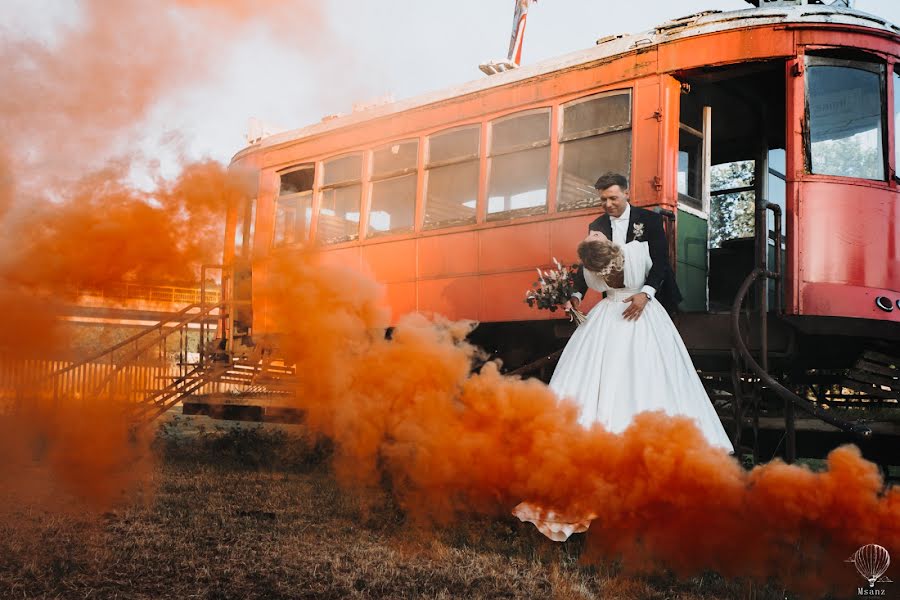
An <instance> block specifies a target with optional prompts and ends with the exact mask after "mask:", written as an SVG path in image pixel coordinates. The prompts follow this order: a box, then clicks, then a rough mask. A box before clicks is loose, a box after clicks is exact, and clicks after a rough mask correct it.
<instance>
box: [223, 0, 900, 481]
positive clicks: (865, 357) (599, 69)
mask: <svg viewBox="0 0 900 600" xmlns="http://www.w3.org/2000/svg"><path fill="white" fill-rule="evenodd" d="M764 4H765V6H764V7H753V8H748V9H747V10H741V11H734V12H720V11H709V12H704V13H699V14H695V15H691V16H688V17H685V18H682V19H676V20H673V21H670V22H667V23H663V24H661V25H659V26H658V27H656V28H655V29H653V30H651V31H648V32H645V33H641V34H636V35H623V36H611V37H609V38H605V39H601V40H598V41H597V43H596V44H595V45H594V46H593V47H591V48H589V49H586V50H582V51H578V52H574V53H572V54H569V55H566V56H563V57H560V58H558V59H554V60H550V61H546V62H542V63H539V64H534V65H531V66H525V67H521V68H517V69H513V70H510V71H506V72H503V73H498V74H495V75H491V76H489V77H484V78H482V79H479V80H477V81H473V82H471V83H468V84H465V85H461V86H458V87H455V88H452V89H450V90H447V91H443V92H438V93H434V94H429V95H425V96H422V97H417V98H413V99H411V100H405V101H400V102H396V103H390V104H385V105H380V106H375V107H371V108H369V109H366V110H362V111H359V112H354V113H353V114H349V115H344V116H337V117H332V118H327V119H323V121H322V122H320V123H317V124H314V125H311V126H309V127H305V128H302V129H298V130H295V131H290V132H287V133H282V134H277V135H272V136H269V137H265V138H262V139H259V140H255V141H254V143H252V144H250V145H249V146H248V147H246V148H244V149H243V150H241V151H240V152H239V153H238V154H237V155H236V156H235V157H234V159H233V164H234V166H235V167H240V168H249V169H253V170H255V171H256V172H257V173H258V188H257V193H256V195H255V197H252V198H247V199H246V200H245V201H244V202H243V203H242V204H240V205H236V206H234V207H233V208H232V210H231V211H230V212H229V214H228V219H227V231H226V236H225V240H226V244H225V256H224V264H225V265H227V266H228V268H229V269H230V272H231V273H232V274H231V275H229V276H228V277H226V281H225V285H224V290H223V293H224V294H225V295H226V298H229V299H230V300H231V301H233V302H234V303H235V306H236V307H242V308H236V309H235V310H234V311H232V312H231V313H230V314H231V315H233V316H232V318H230V319H227V320H225V321H224V322H223V327H222V328H221V334H222V336H223V339H224V340H226V341H227V344H228V347H229V348H231V347H232V345H233V344H237V343H239V342H240V340H241V339H242V338H246V337H247V336H252V338H253V339H254V340H255V342H256V343H261V344H266V343H270V342H267V340H274V339H275V337H273V336H275V335H276V334H277V333H278V332H277V331H273V325H272V323H271V321H270V320H269V318H268V317H267V302H268V298H267V297H266V296H265V294H264V293H263V292H262V287H261V286H259V285H253V283H254V282H255V281H256V282H258V281H260V280H264V279H265V278H266V277H269V276H270V262H271V259H272V257H273V256H275V255H277V254H285V253H286V254H290V253H291V252H297V251H298V249H299V248H300V247H302V246H304V245H307V244H313V245H315V246H316V247H317V248H318V250H319V251H321V252H322V253H323V255H324V256H325V257H326V259H327V260H328V261H333V262H334V263H338V264H342V265H349V266H352V267H354V268H357V269H360V270H363V271H365V272H368V273H371V274H372V275H373V276H374V277H375V278H376V279H377V280H378V281H380V282H381V283H382V284H383V285H384V286H385V288H386V291H387V298H388V301H389V303H390V307H391V309H392V311H393V315H394V318H397V317H399V316H400V315H403V314H405V313H408V312H412V311H419V312H423V313H440V314H442V315H445V316H447V317H449V318H451V319H459V318H465V319H472V320H476V321H478V322H479V323H480V325H479V327H478V328H477V329H476V331H475V332H474V333H473V339H474V340H475V341H477V342H478V343H479V344H481V345H482V346H484V347H485V348H486V349H488V350H490V351H491V352H494V353H495V355H497V356H499V357H502V358H503V359H504V363H505V365H506V368H507V369H508V370H510V371H513V370H516V369H520V371H519V372H523V371H522V369H527V365H529V364H535V363H534V361H536V360H537V361H539V359H541V357H544V356H546V355H547V354H549V353H552V352H553V351H554V350H555V349H557V348H559V347H560V346H562V344H563V343H564V341H565V337H566V335H567V333H568V332H570V331H571V329H570V327H571V326H569V325H568V324H567V323H566V322H565V321H564V320H561V319H560V315H559V313H555V314H551V313H547V312H546V311H541V312H538V311H535V310H533V309H530V308H529V307H528V306H527V305H526V304H525V303H524V302H523V301H522V299H523V294H524V291H525V290H526V289H527V288H528V287H530V285H531V284H532V282H533V281H534V279H535V271H534V269H535V267H536V266H546V265H549V264H550V263H551V261H552V259H553V258H554V257H556V258H559V259H560V260H563V261H564V262H571V261H574V259H575V246H576V245H577V242H578V241H579V240H581V239H582V237H583V235H584V234H585V232H586V226H587V224H588V223H589V222H590V221H591V220H593V219H594V218H596V216H597V215H598V212H600V211H601V210H602V209H600V208H599V207H598V195H597V194H596V192H595V190H594V189H593V182H594V181H595V180H596V178H597V177H598V175H599V174H601V173H603V172H605V171H617V172H621V173H623V174H625V175H626V176H628V178H629V180H630V182H631V198H632V202H633V204H635V205H638V206H643V207H647V208H651V209H656V210H658V211H660V212H662V213H663V214H664V215H667V216H670V219H669V231H668V233H669V235H670V238H671V243H670V246H671V253H670V255H671V259H672V262H673V267H674V268H675V270H676V275H677V278H678V282H679V285H680V287H681V289H682V292H683V294H684V296H685V300H684V302H683V303H682V305H681V307H680V311H679V313H678V314H676V315H675V316H674V319H675V320H676V324H677V325H678V327H679V330H680V331H681V333H682V335H683V336H684V339H685V342H686V344H687V345H688V348H689V350H690V351H691V353H692V355H693V357H694V359H695V362H696V364H697V366H698V368H700V369H701V371H703V373H704V376H705V379H706V381H707V383H708V385H709V389H710V394H711V398H712V399H713V401H716V402H718V403H720V404H721V408H722V409H723V415H725V418H727V419H731V420H732V425H733V428H734V430H735V436H736V439H737V440H738V441H740V440H739V438H740V437H741V434H742V432H743V433H744V434H745V440H746V439H747V436H746V434H747V432H748V431H749V430H752V439H753V446H754V450H755V452H754V454H756V455H759V454H760V453H761V452H762V453H765V452H764V451H761V450H760V444H762V445H763V446H765V444H766V442H765V440H762V437H764V436H762V437H761V435H762V434H761V433H760V428H761V427H762V429H765V419H766V415H767V414H768V415H775V417H773V418H777V419H779V420H780V419H782V418H783V420H784V424H783V425H779V426H778V427H776V428H775V430H776V431H775V434H774V437H773V438H772V439H773V440H774V441H773V442H771V443H770V444H769V445H770V446H772V448H774V447H776V446H778V443H777V442H778V441H779V439H780V438H779V437H778V436H779V435H783V436H786V440H787V441H786V446H782V448H783V449H784V451H785V452H786V456H787V457H788V458H789V459H791V458H792V457H793V454H794V453H795V452H796V449H795V446H794V443H795V438H796V436H797V435H801V437H802V435H803V434H802V432H801V433H800V434H798V433H797V432H796V423H795V421H794V414H793V411H794V409H796V408H800V409H802V410H803V411H805V412H807V413H810V414H811V415H812V416H813V417H816V418H818V419H819V420H825V421H826V422H828V423H830V425H828V426H827V427H826V428H825V430H823V431H820V432H819V433H823V434H834V435H832V436H831V437H828V435H825V436H824V437H822V436H820V438H821V439H824V441H820V442H817V441H810V442H809V443H810V444H811V446H816V445H817V444H818V445H820V446H822V448H824V449H827V448H830V447H833V446H834V444H836V443H839V441H840V440H843V439H847V438H848V436H849V438H852V439H861V440H862V441H861V443H862V444H863V445H864V446H866V445H867V444H868V445H869V446H868V448H869V449H868V450H866V451H867V452H869V453H871V454H872V455H873V456H876V458H877V459H878V460H881V461H882V462H884V461H888V462H890V461H893V460H894V457H893V455H892V454H891V452H890V451H888V450H885V449H884V448H882V446H881V445H879V442H878V439H890V441H891V442H892V443H893V442H895V441H896V438H892V437H891V435H894V434H896V433H898V432H896V431H894V429H891V427H893V426H889V425H885V427H888V429H887V430H885V432H884V433H885V434H886V435H888V434H890V435H888V437H887V438H885V437H884V436H881V435H880V433H882V432H881V431H879V430H874V433H873V428H872V427H865V426H862V425H860V424H859V423H855V424H854V423H852V422H850V421H849V420H848V417H842V416H840V415H839V411H837V410H835V409H836V408H838V407H854V408H860V407H861V408H862V409H864V410H868V409H870V408H872V407H878V409H879V410H890V409H893V408H894V407H896V405H897V398H898V396H900V385H898V379H897V365H898V362H900V361H898V356H900V351H898V345H900V344H898V341H900V225H898V220H897V219H898V213H900V195H898V191H900V190H898V184H900V179H898V176H897V172H896V168H897V163H898V159H900V133H898V129H897V123H896V120H897V118H898V116H900V99H898V96H897V93H898V90H897V89H896V88H897V87H898V86H900V64H898V61H900V44H898V41H900V29H898V28H897V27H896V26H894V25H892V24H890V23H888V22H886V21H884V20H883V19H880V18H878V17H876V16H873V15H869V14H866V13H862V12H859V11H855V10H853V9H849V8H841V7H835V6H825V5H820V4H811V3H807V2H806V1H804V0H795V1H793V2H790V1H781V2H765V3H764ZM754 286H755V289H756V293H752V294H751V293H749V291H750V290H752V289H753V288H754ZM595 300H596V299H595ZM545 362H546V361H545ZM538 364H541V363H540V362H539V363H538ZM760 419H762V420H763V421H762V422H763V425H762V426H761V425H760ZM780 422H781V421H779V423H780ZM875 429H877V428H875ZM891 432H893V433H891ZM841 436H844V437H841ZM854 436H855V437H854ZM867 437H871V439H868V440H867V439H865V438H867ZM761 440H762V441H761ZM886 447H887V446H885V448H886ZM772 448H770V450H772ZM773 451H774V450H773ZM823 451H824V450H823ZM885 456H888V458H886V457H885ZM898 462H900V461H897V462H892V464H898Z"/></svg>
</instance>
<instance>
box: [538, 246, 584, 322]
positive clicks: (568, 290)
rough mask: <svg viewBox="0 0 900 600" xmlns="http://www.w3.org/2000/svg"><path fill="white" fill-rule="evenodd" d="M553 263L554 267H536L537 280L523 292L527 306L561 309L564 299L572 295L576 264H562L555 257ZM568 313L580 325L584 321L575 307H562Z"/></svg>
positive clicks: (551, 310)
mask: <svg viewBox="0 0 900 600" xmlns="http://www.w3.org/2000/svg"><path fill="white" fill-rule="evenodd" d="M553 263H554V264H555V265H556V268H555V269H547V270H545V271H541V270H540V269H537V273H538V280H537V281H535V282H534V283H533V284H531V289H530V290H528V291H527V292H525V302H526V303H527V304H528V306H530V307H532V308H534V307H537V308H538V310H542V309H545V308H546V309H548V310H549V311H550V312H556V310H557V309H562V308H563V306H564V305H565V303H566V301H568V300H569V298H571V297H572V293H573V292H574V291H575V274H576V273H577V272H578V265H572V266H570V267H566V266H564V265H563V264H562V263H560V262H559V261H558V260H556V259H555V258H554V259H553ZM564 310H566V312H567V313H569V320H570V321H575V322H576V323H577V324H579V325H581V324H582V323H584V319H585V316H584V313H583V312H581V311H580V310H578V309H577V308H575V307H572V308H571V309H564Z"/></svg>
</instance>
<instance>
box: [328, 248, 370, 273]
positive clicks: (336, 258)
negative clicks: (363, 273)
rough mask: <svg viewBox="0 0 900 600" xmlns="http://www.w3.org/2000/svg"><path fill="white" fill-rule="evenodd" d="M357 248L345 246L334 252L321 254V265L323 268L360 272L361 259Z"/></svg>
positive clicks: (329, 251)
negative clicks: (339, 268) (341, 268)
mask: <svg viewBox="0 0 900 600" xmlns="http://www.w3.org/2000/svg"><path fill="white" fill-rule="evenodd" d="M360 254H361V253H360V247H359V246H347V247H345V248H337V249H335V250H326V251H323V252H321V260H322V265H323V266H324V267H328V266H336V267H347V268H350V269H354V270H357V271H359V270H362V269H363V265H362V259H361V256H360Z"/></svg>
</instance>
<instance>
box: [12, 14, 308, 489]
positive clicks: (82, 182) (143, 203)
mask: <svg viewBox="0 0 900 600" xmlns="http://www.w3.org/2000/svg"><path fill="white" fill-rule="evenodd" d="M287 4H288V3H286V2H278V1H275V0H269V1H266V2H262V3H260V2H249V1H246V0H242V1H237V0H235V1H231V2H224V1H216V0H164V1H163V2H154V3H147V2H142V1H140V0H122V1H117V2H107V1H105V0H84V1H83V2H80V3H77V5H76V6H74V8H72V7H69V9H68V10H70V11H71V12H72V14H73V16H74V18H73V19H72V20H71V22H67V23H65V24H63V25H60V26H58V27H57V28H56V29H54V31H53V32H52V35H50V36H48V37H47V40H46V41H45V42H39V41H36V40H35V39H30V38H22V37H14V36H13V34H12V33H11V32H6V33H5V34H4V35H5V37H3V38H2V39H0V61H2V62H3V64H4V69H3V70H2V71H0V87H2V89H3V94H0V140H2V145H0V226H2V227H3V230H4V236H3V238H2V239H0V314H2V315H3V316H4V326H3V327H2V328H0V379H2V380H3V381H2V383H3V386H2V388H0V440H3V441H2V442H0V444H2V447H0V451H2V453H3V456H4V457H5V460H4V465H3V466H2V467H0V487H3V488H7V487H9V488H12V487H15V488H18V489H21V488H24V487H27V482H28V481H30V480H36V479H41V481H45V482H48V485H50V486H51V487H52V486H61V488H62V489H65V490H68V491H71V492H74V493H76V494H77V495H78V496H80V497H82V498H85V499H88V500H91V501H92V502H95V503H97V504H103V503H105V502H108V501H109V500H111V499H113V498H114V497H115V496H116V494H117V492H118V491H121V489H122V488H123V487H125V488H127V486H128V484H129V483H131V482H132V481H133V480H134V479H135V477H140V476H142V475H144V474H145V471H144V470H143V469H140V468H135V464H136V461H138V460H139V457H140V455H141V454H142V452H143V451H144V445H143V444H142V443H141V441H140V440H134V439H132V437H131V435H130V433H129V429H130V426H131V423H130V422H129V420H128V418H127V414H126V413H125V411H124V410H123V407H122V405H121V404H122V400H123V399H122V398H120V397H117V395H116V394H112V395H110V394H104V395H103V397H102V398H79V397H62V398H55V399H54V400H52V401H51V400H50V398H51V397H52V396H51V395H48V392H47V390H46V389H45V388H46V381H44V380H43V377H42V376H39V375H40V370H35V369H34V368H33V365H30V363H28V362H27V361H28V360H32V359H43V360H48V359H54V358H59V357H66V358H72V357H71V351H70V347H71V346H72V341H71V340H70V339H68V338H67V334H66V332H65V331H64V330H63V329H61V328H60V326H59V321H58V319H57V315H58V314H59V313H60V311H61V309H60V305H61V304H64V303H66V302H71V301H73V300H74V298H75V296H76V294H77V292H78V289H79V288H80V287H85V286H89V287H94V286H104V285H106V284H110V283H118V282H121V281H123V280H139V281H144V282H147V281H160V280H162V281H166V280H168V281H171V280H186V279H191V278H196V276H197V267H198V266H199V265H200V264H201V263H204V262H215V263H218V262H220V261H221V244H222V237H223V231H222V228H223V224H224V215H225V212H226V207H227V206H228V205H229V203H231V202H233V201H234V200H235V199H236V198H238V197H241V196H246V195H247V194H248V188H247V185H248V183H249V184H251V185H252V182H248V181H247V179H246V178H245V177H244V176H243V175H242V174H239V173H233V172H226V170H225V168H224V167H223V166H221V165H219V164H217V163H214V162H211V161H203V162H197V163H191V164H182V169H183V171H182V173H181V175H180V176H179V177H177V178H176V179H175V180H174V181H163V180H158V181H156V182H155V183H156V189H154V190H152V191H146V190H139V189H135V188H134V186H133V185H132V184H131V181H130V173H131V171H132V169H133V168H134V165H135V164H137V163H141V162H142V161H145V158H144V157H142V156H141V155H140V153H139V152H137V151H135V148H136V147H137V141H138V140H139V139H140V137H141V136H140V133H139V128H140V127H141V125H142V124H143V123H144V122H145V121H146V119H147V118H148V116H149V115H150V113H151V111H152V110H153V109H154V107H155V106H156V105H157V104H158V103H159V102H160V100H161V99H163V98H164V97H166V96H167V95H170V94H173V93H175V92H178V91H181V90H183V89H185V88H187V87H189V86H193V85H196V84H197V83H200V82H203V81H204V79H205V78H207V77H209V76H210V75H213V74H214V73H215V71H216V67H217V62H218V59H219V57H220V56H223V55H225V51H226V50H227V49H228V48H229V47H230V45H231V44H232V42H233V39H234V37H235V35H236V34H237V33H238V31H239V30H240V29H242V28H245V27H247V26H249V25H251V24H254V23H259V24H264V25H268V26H269V27H270V28H272V29H275V30H276V31H279V32H282V33H284V32H285V31H287V30H288V29H289V28H293V29H294V35H291V36H284V35H283V36H281V38H282V39H285V40H289V42H288V43H292V44H296V45H299V46H301V47H304V46H305V47H306V48H308V47H309V44H311V43H315V40H317V39H318V36H319V34H320V33H321V34H324V33H325V32H324V27H322V22H323V17H322V13H321V9H320V8H319V3H316V2H311V1H307V0H305V1H302V2H300V3H297V2H291V3H290V5H291V7H290V8H291V10H288V7H287ZM41 10H44V9H41ZM47 10H52V9H47ZM56 10H61V9H59V8H58V7H57V9H56ZM301 30H302V31H303V34H302V35H296V32H297V31H301ZM166 133H167V132H160V134H161V135H162V136H163V137H165V135H163V134H166ZM181 160H182V162H183V163H184V162H186V161H185V160H184V159H183V158H182V159H181ZM150 163H151V166H152V161H150ZM74 358H76V359H77V357H74ZM44 370H45V371H46V368H44ZM11 379H14V380H15V381H16V382H17V383H16V387H15V389H11V388H10V385H9V381H10V380H11Z"/></svg>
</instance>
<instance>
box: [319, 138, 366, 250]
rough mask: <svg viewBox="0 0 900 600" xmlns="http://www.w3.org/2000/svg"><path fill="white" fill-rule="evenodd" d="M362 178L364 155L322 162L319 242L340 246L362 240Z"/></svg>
mask: <svg viewBox="0 0 900 600" xmlns="http://www.w3.org/2000/svg"><path fill="white" fill-rule="evenodd" d="M361 177H362V155H359V154H355V155H350V156H344V157H341V158H335V159H332V160H329V161H326V162H325V163H323V165H322V189H321V191H320V192H319V211H318V221H317V224H316V240H317V241H318V242H320V243H322V244H338V243H341V242H349V241H352V240H355V239H357V238H358V237H359V211H360V208H359V207H360V201H361V199H362V184H361V182H360V179H361Z"/></svg>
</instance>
